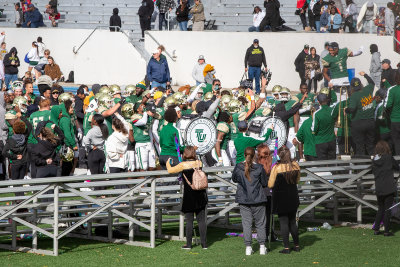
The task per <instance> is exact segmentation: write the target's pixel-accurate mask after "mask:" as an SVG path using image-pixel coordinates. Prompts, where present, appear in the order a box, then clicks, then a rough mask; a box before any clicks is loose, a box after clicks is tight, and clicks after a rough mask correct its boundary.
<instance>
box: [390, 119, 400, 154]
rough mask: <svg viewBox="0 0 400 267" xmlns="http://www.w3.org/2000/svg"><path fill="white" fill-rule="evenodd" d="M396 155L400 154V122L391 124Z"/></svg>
mask: <svg viewBox="0 0 400 267" xmlns="http://www.w3.org/2000/svg"><path fill="white" fill-rule="evenodd" d="M390 133H391V135H392V142H393V144H394V150H395V152H396V153H395V155H400V122H392V124H391V126H390Z"/></svg>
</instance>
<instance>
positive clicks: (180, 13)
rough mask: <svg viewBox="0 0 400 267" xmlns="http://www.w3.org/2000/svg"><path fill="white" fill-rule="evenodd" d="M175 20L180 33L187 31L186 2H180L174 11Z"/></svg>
mask: <svg viewBox="0 0 400 267" xmlns="http://www.w3.org/2000/svg"><path fill="white" fill-rule="evenodd" d="M175 14H176V20H177V21H178V24H179V29H180V30H181V31H187V25H188V21H189V7H188V2H187V0H180V5H179V6H178V8H177V9H176V12H175Z"/></svg>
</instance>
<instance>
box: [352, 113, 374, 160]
mask: <svg viewBox="0 0 400 267" xmlns="http://www.w3.org/2000/svg"><path fill="white" fill-rule="evenodd" d="M351 136H352V137H353V140H354V143H355V145H356V153H355V154H356V155H360V156H365V155H369V156H371V155H372V154H373V153H374V143H375V121H374V119H367V120H357V121H352V122H351Z"/></svg>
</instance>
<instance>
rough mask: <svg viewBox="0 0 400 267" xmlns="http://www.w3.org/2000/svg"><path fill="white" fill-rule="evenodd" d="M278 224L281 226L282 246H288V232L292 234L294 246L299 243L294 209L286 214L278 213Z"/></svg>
mask: <svg viewBox="0 0 400 267" xmlns="http://www.w3.org/2000/svg"><path fill="white" fill-rule="evenodd" d="M278 217H279V224H280V226H281V236H282V239H283V246H284V247H285V248H289V232H290V234H291V235H292V238H293V242H294V245H295V246H298V245H299V231H298V229H297V225H296V211H295V212H291V213H286V214H278Z"/></svg>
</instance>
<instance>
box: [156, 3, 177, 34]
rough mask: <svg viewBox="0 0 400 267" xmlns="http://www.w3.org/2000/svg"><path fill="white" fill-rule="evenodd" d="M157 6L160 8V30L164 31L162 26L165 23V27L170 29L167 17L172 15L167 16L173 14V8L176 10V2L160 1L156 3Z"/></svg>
mask: <svg viewBox="0 0 400 267" xmlns="http://www.w3.org/2000/svg"><path fill="white" fill-rule="evenodd" d="M156 5H157V6H158V10H159V11H160V14H159V16H158V29H159V30H160V31H162V25H163V23H164V24H165V27H166V28H168V23H169V22H168V21H167V19H166V16H170V14H168V15H167V13H169V12H171V11H172V9H173V8H175V1H174V0H159V1H157V2H156Z"/></svg>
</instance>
